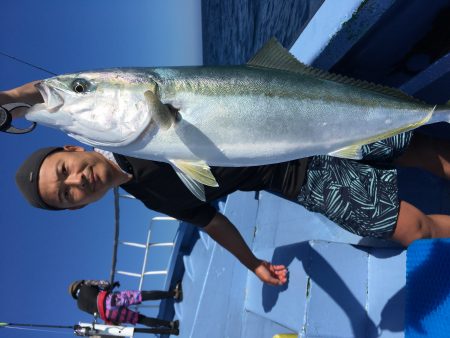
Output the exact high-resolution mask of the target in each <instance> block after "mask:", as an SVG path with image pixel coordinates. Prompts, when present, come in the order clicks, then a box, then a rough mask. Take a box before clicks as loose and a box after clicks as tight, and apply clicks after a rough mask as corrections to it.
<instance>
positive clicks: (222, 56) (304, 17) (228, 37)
mask: <svg viewBox="0 0 450 338" xmlns="http://www.w3.org/2000/svg"><path fill="white" fill-rule="evenodd" d="M323 1H324V0H226V1H224V0H203V1H202V30H203V62H204V64H205V65H227V64H242V63H245V62H246V61H247V60H249V59H250V58H251V57H252V56H253V55H254V54H255V52H256V51H257V50H258V49H259V48H261V46H262V45H263V44H264V43H265V42H266V41H267V40H269V39H270V38H271V37H276V38H277V39H278V40H279V41H280V42H281V43H282V45H283V46H285V47H287V48H290V47H291V46H292V45H293V43H294V42H295V40H296V39H297V38H298V36H299V35H300V33H301V32H302V30H303V29H304V27H305V26H306V25H307V23H308V22H309V20H310V19H311V18H312V17H313V15H314V13H315V12H316V11H317V10H318V9H319V7H320V6H321V5H322V3H323Z"/></svg>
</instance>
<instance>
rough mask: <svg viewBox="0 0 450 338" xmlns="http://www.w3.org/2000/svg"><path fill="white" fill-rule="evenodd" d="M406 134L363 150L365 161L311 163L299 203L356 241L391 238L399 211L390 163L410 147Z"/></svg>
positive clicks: (394, 173)
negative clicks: (330, 221) (359, 239)
mask: <svg viewBox="0 0 450 338" xmlns="http://www.w3.org/2000/svg"><path fill="white" fill-rule="evenodd" d="M412 135H413V133H412V132H407V133H403V134H399V135H396V136H393V137H391V138H388V139H385V140H381V141H378V142H375V143H372V144H369V145H366V146H364V147H363V149H362V152H363V160H361V161H354V160H346V159H341V158H337V157H331V156H326V155H325V156H314V157H312V158H311V159H310V162H309V164H308V170H307V174H306V178H305V182H304V183H303V186H302V188H301V190H300V194H299V196H298V202H299V203H300V204H301V205H303V206H304V207H305V208H306V209H308V210H310V211H313V212H318V213H321V214H323V215H325V216H326V217H328V218H329V219H330V220H332V221H333V222H335V223H337V224H338V225H340V226H341V227H342V228H344V229H345V230H348V231H350V232H352V233H355V234H357V235H360V236H370V237H380V238H389V237H390V236H391V235H392V233H393V232H394V230H395V224H396V223H397V217H398V211H399V203H400V202H399V199H398V188H397V170H396V169H395V167H394V166H393V165H392V164H389V163H390V162H391V161H392V159H394V158H396V157H397V156H399V155H400V154H401V153H403V152H404V151H405V150H406V148H407V147H408V145H409V143H410V141H411V138H412Z"/></svg>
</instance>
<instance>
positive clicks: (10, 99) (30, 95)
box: [0, 81, 44, 118]
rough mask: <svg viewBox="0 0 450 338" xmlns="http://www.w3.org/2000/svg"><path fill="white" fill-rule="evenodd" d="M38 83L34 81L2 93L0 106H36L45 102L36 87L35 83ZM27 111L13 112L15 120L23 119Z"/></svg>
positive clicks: (18, 110) (16, 110)
mask: <svg viewBox="0 0 450 338" xmlns="http://www.w3.org/2000/svg"><path fill="white" fill-rule="evenodd" d="M37 82H38V81H33V82H29V83H27V84H24V85H23V86H20V87H17V88H14V89H10V90H6V91H0V105H4V104H7V103H15V102H22V103H28V104H29V105H34V104H36V103H41V102H44V101H43V99H42V96H41V94H40V93H39V91H38V90H37V88H36V87H35V83H37ZM25 111H26V109H19V108H17V109H14V110H13V111H12V115H13V118H18V117H22V116H23V115H24V114H25Z"/></svg>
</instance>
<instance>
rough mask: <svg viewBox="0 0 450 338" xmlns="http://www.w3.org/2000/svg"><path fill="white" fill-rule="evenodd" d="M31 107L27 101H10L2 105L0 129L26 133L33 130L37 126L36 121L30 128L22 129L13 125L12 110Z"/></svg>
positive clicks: (10, 132) (7, 131)
mask: <svg viewBox="0 0 450 338" xmlns="http://www.w3.org/2000/svg"><path fill="white" fill-rule="evenodd" d="M21 107H23V108H30V106H29V105H28V104H25V103H8V104H5V105H3V106H0V131H2V132H4V133H8V134H26V133H29V132H30V131H32V130H33V129H34V128H35V127H36V122H33V123H32V124H31V125H30V126H29V127H28V128H25V129H21V128H16V127H14V126H13V125H12V115H11V111H13V110H14V109H16V108H21Z"/></svg>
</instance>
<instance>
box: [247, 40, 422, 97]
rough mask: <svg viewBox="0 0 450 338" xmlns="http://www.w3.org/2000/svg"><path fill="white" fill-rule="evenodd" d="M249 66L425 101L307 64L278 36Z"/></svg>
mask: <svg viewBox="0 0 450 338" xmlns="http://www.w3.org/2000/svg"><path fill="white" fill-rule="evenodd" d="M247 65H248V66H254V67H265V68H274V69H279V70H285V71H289V72H294V73H300V74H305V75H309V76H312V77H315V78H318V79H322V80H328V81H334V82H338V83H342V84H346V85H351V86H355V87H359V88H362V89H367V90H371V91H375V92H378V93H380V94H384V95H388V96H391V97H395V98H398V99H403V100H407V101H415V102H417V103H423V101H421V100H419V99H416V98H415V97H412V96H410V95H408V94H406V93H404V92H402V91H401V90H399V89H396V88H391V87H386V86H382V85H378V84H374V83H371V82H368V81H363V80H357V79H353V78H351V77H348V76H344V75H339V74H334V73H330V72H327V71H325V70H322V69H319V68H314V67H311V66H307V65H305V64H304V63H302V62H300V61H299V60H297V59H296V58H295V56H293V55H292V54H291V53H290V52H289V51H288V50H287V49H286V48H284V47H283V46H282V45H281V44H280V43H279V42H278V41H277V39H276V38H272V39H270V40H269V41H268V42H267V43H266V44H265V45H264V46H263V47H262V48H261V49H260V50H259V51H258V52H257V53H256V54H255V56H253V58H251V59H250V61H249V62H247Z"/></svg>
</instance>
